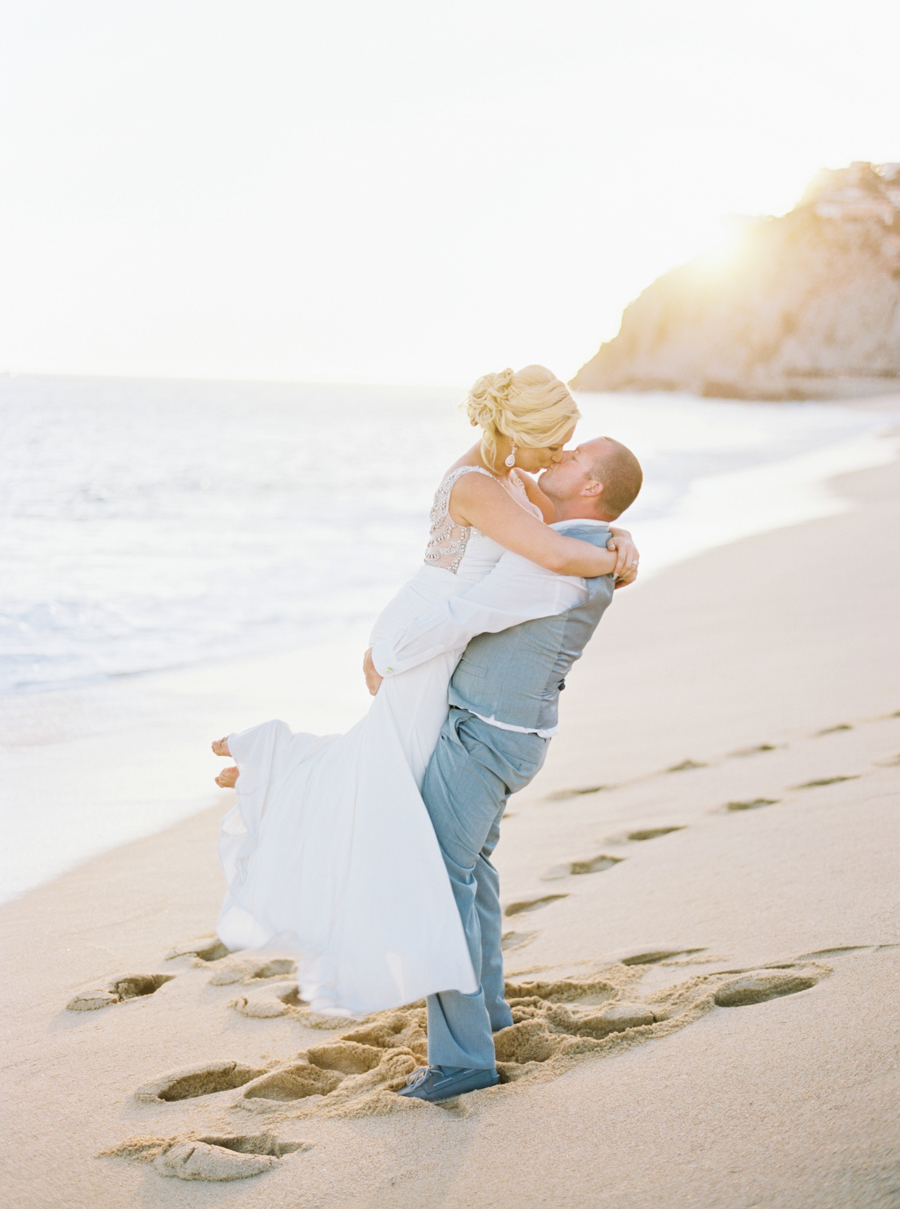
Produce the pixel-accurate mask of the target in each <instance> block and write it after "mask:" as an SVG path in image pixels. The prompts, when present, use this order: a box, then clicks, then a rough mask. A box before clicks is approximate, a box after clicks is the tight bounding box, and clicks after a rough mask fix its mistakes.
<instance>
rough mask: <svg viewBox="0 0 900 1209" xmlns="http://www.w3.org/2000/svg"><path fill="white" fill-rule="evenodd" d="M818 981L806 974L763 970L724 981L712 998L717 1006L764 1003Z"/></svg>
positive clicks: (806, 987)
mask: <svg viewBox="0 0 900 1209" xmlns="http://www.w3.org/2000/svg"><path fill="white" fill-rule="evenodd" d="M818 981H819V980H818V978H815V977H811V976H808V975H807V976H804V975H802V974H786V973H783V972H782V971H781V970H763V971H761V972H759V973H754V974H749V975H747V976H745V977H743V978H734V979H732V981H731V982H726V983H725V985H724V986H721V987H719V989H718V990H717V991H716V993H715V996H714V999H715V1002H716V1005H717V1006H718V1007H745V1006H746V1005H747V1004H751V1003H765V1002H766V1001H767V1000H768V999H780V998H781V996H782V995H796V994H797V992H798V991H808V990H809V989H810V987H814V986H815V985H816V983H817V982H818Z"/></svg>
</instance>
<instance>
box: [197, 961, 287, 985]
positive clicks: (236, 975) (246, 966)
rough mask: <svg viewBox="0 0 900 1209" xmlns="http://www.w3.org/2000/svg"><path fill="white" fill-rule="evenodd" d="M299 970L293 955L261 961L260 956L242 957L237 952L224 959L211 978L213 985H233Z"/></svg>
mask: <svg viewBox="0 0 900 1209" xmlns="http://www.w3.org/2000/svg"><path fill="white" fill-rule="evenodd" d="M296 972H297V963H296V961H294V959H293V958H291V957H275V958H272V959H270V960H269V961H260V959H259V957H242V956H240V955H238V954H235V955H234V956H232V957H231V958H229V959H228V961H223V962H222V963H221V964H220V965H219V967H218V969H217V970H216V972H215V974H213V976H212V978H210V980H209V985H210V986H212V987H225V986H232V985H233V984H234V983H236V982H243V983H248V982H262V981H264V980H265V979H267V978H285V977H287V976H289V975H291V974H295V973H296Z"/></svg>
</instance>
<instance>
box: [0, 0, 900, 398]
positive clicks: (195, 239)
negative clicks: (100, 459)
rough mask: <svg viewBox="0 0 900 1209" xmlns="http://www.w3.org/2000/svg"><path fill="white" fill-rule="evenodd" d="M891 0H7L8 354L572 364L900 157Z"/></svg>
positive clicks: (345, 371) (149, 365)
mask: <svg viewBox="0 0 900 1209" xmlns="http://www.w3.org/2000/svg"><path fill="white" fill-rule="evenodd" d="M898 46H900V5H898V4H897V2H896V0H856V2H855V3H853V4H852V5H851V4H848V3H846V2H844V3H840V4H835V3H833V0H758V2H756V3H754V2H752V0H747V2H742V3H731V2H730V0H709V2H708V0H678V2H677V3H676V2H675V0H618V2H617V3H615V4H613V3H608V2H607V0H591V2H585V0H550V2H547V3H533V2H530V0H447V2H434V3H429V0H367V2H363V0H318V2H316V3H312V2H302V0H293V2H291V3H284V2H279V0H0V166H2V171H0V371H7V372H49V373H100V374H135V375H162V376H190V377H215V378H270V379H271V378H276V379H278V378H280V379H300V380H323V381H348V382H352V381H382V382H411V383H415V382H422V383H452V384H454V385H457V384H467V383H468V382H469V381H471V380H472V379H473V378H474V377H476V376H478V375H479V374H481V373H484V372H486V371H487V370H490V369H499V368H502V367H503V366H505V365H513V366H519V365H523V364H527V363H528V362H533V361H540V362H543V363H545V364H547V365H549V366H551V367H552V368H553V369H554V370H555V371H556V372H557V373H558V374H560V375H561V376H563V377H569V376H570V375H571V374H572V373H574V371H575V370H576V369H577V368H578V366H579V365H580V364H581V363H582V362H583V361H585V360H587V358H588V357H590V356H591V355H592V354H593V353H594V352H595V351H596V348H597V346H598V344H599V342H600V340H601V339H606V338H609V337H610V336H611V335H613V334H614V333H615V331H616V329H617V327H618V322H619V316H620V314H621V310H622V308H623V306H624V305H625V304H626V303H627V302H628V301H629V300H630V299H631V298H633V297H635V296H636V295H637V294H638V293H639V292H640V290H641V289H642V288H643V287H644V286H645V285H647V284H648V283H649V282H650V281H651V280H652V279H653V278H654V277H656V276H657V275H658V274H659V273H661V272H663V271H664V270H665V269H667V268H669V267H670V266H671V265H673V264H677V263H679V262H681V261H683V260H685V259H687V258H688V257H690V256H691V255H692V254H693V253H695V252H696V251H698V250H700V249H703V248H705V247H707V246H709V245H710V244H713V243H715V242H716V240H717V239H718V237H719V235H720V232H721V229H722V225H721V216H723V215H727V214H735V213H739V214H758V213H776V214H777V213H782V212H784V211H785V210H787V209H790V207H791V206H792V205H793V204H794V202H795V201H796V200H797V198H798V197H799V195H800V193H801V192H802V190H803V187H804V185H805V184H806V182H807V180H808V179H809V177H810V176H811V175H812V174H813V173H815V172H816V171H817V170H818V169H819V168H820V167H821V166H823V165H827V166H830V167H840V166H843V165H845V164H848V163H849V162H850V161H851V160H873V161H876V162H878V161H884V160H892V161H895V160H900V70H898V68H897V47H898Z"/></svg>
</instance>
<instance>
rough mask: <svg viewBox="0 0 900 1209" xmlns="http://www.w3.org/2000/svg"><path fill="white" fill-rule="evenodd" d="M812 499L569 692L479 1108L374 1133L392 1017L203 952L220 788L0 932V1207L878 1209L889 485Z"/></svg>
mask: <svg viewBox="0 0 900 1209" xmlns="http://www.w3.org/2000/svg"><path fill="white" fill-rule="evenodd" d="M896 402H897V400H894V402H893V405H895V406H896ZM833 486H834V488H835V490H837V491H838V492H839V493H840V494H841V495H843V496H845V497H846V498H848V499H850V500H851V501H852V502H853V504H854V507H853V509H852V510H851V511H848V512H846V513H844V514H842V515H839V516H832V517H827V518H825V519H821V520H815V521H811V522H807V523H805V524H802V525H797V526H794V527H791V528H785V529H778V530H775V531H772V532H769V533H764V534H761V535H758V536H754V537H750V538H746V539H744V540H742V541H739V542H735V543H733V544H731V545H728V546H723V547H721V548H718V549H714V550H711V551H708V552H706V553H704V554H701V555H699V556H697V557H695V558H693V559H691V560H689V561H687V562H685V563H683V564H681V565H678V566H676V567H674V568H670V569H669V570H667V571H665V572H664V573H663V574H661V575H659V576H658V577H657V578H655V579H652V580H650V581H648V582H647V583H645V584H642V585H640V586H639V587H638V588H636V589H634V590H633V591H628V592H624V593H620V594H617V596H618V599H617V600H616V602H615V604H614V606H613V608H612V609H611V610H610V613H609V615H608V617H607V618H606V619H605V620H604V622H603V624H602V626H601V628H600V630H599V631H598V634H597V637H596V638H595V640H594V642H593V644H592V646H591V647H590V648H589V649H588V651H587V653H586V655H585V657H584V659H583V660H582V661H581V662H580V663H579V664H578V665H577V666H576V668H575V669H574V671H573V673H572V675H571V677H570V679H569V691H568V692H567V693H565V695H564V698H563V701H562V717H561V734H560V735H559V737H558V738H557V739H555V740H554V742H553V744H552V746H551V751H550V756H549V758H548V761H547V765H546V767H545V769H544V770H543V771H542V773H541V775H540V776H539V778H538V779H537V780H536V781H535V782H534V783H533V784H532V785H531V786H530V787H529V788H528V789H527V790H526V791H525V792H524V793H522V794H521V795H519V796H518V797H516V798H514V799H513V800H512V802H511V805H510V810H509V812H508V814H507V817H506V819H505V820H504V824H503V837H502V840H501V844H500V846H499V849H498V853H497V864H498V866H499V868H500V872H501V876H502V879H503V896H504V903H505V907H506V913H507V917H508V920H507V929H508V931H507V936H506V939H505V942H504V944H505V948H506V957H507V978H508V982H509V984H510V985H509V996H510V998H511V1000H512V1002H513V1008H514V1017H515V1019H516V1024H514V1025H513V1027H512V1028H511V1029H508V1030H505V1031H504V1033H502V1034H500V1035H498V1042H497V1044H498V1059H499V1060H500V1069H501V1073H502V1077H503V1080H504V1081H503V1082H502V1083H501V1085H500V1086H499V1087H496V1088H492V1089H490V1090H487V1091H482V1092H476V1093H473V1094H471V1095H468V1096H465V1097H461V1098H460V1099H459V1100H458V1101H452V1102H449V1103H448V1104H446V1105H444V1106H435V1105H428V1104H423V1103H419V1102H410V1101H400V1100H398V1099H397V1098H396V1096H394V1094H393V1091H392V1088H393V1087H395V1086H398V1085H399V1082H398V1081H402V1079H403V1077H404V1076H405V1074H406V1073H408V1071H409V1070H411V1069H413V1067H415V1066H416V1065H419V1064H420V1062H421V1060H422V1057H423V1055H424V1049H423V1042H424V1033H423V1029H422V1022H423V1012H422V1010H421V1009H420V1008H417V1007H411V1008H409V1009H404V1010H402V1011H397V1012H393V1013H384V1014H382V1015H381V1016H379V1017H372V1018H368V1019H367V1020H365V1021H358V1022H352V1021H351V1022H346V1021H336V1020H334V1019H324V1018H314V1017H310V1015H309V1013H308V1012H307V1011H305V1010H304V1007H303V1005H302V1004H297V1003H296V999H295V997H293V998H292V995H291V988H290V972H291V964H290V961H289V960H288V959H285V960H281V961H279V960H278V959H277V955H272V954H266V955H264V956H260V955H252V954H251V955H246V954H244V955H242V954H234V955H230V956H222V955H221V954H220V953H219V952H218V951H217V949H216V947H215V944H214V938H213V937H212V936H211V933H212V930H213V925H214V921H215V918H216V914H217V910H218V906H219V901H220V897H221V892H222V879H221V875H220V871H219V867H218V863H217V860H216V853H215V844H216V838H217V832H218V825H219V820H220V818H221V816H222V814H223V813H224V812H225V811H226V810H227V809H228V808H229V806H230V804H231V795H230V794H229V793H226V792H222V793H221V794H219V795H218V798H219V801H218V802H217V804H216V805H214V806H212V807H211V808H210V809H208V810H206V811H205V812H203V813H201V814H197V815H195V816H194V817H192V818H190V819H188V820H187V821H185V822H181V823H179V824H178V825H177V826H175V827H173V828H171V829H170V830H167V831H164V832H162V833H159V834H156V835H153V836H150V837H149V838H147V839H143V840H140V841H138V842H136V843H132V844H129V845H127V846H125V847H121V848H117V849H115V850H113V851H111V852H108V853H106V854H104V855H101V856H99V857H95V858H94V859H92V860H90V861H89V862H87V863H86V864H83V865H81V866H80V867H78V868H77V869H75V870H74V871H72V872H69V873H67V874H65V875H63V876H62V877H59V878H58V879H56V880H55V881H53V882H51V883H49V884H47V885H44V886H42V887H40V888H38V889H36V890H32V891H30V892H28V893H26V894H24V895H23V896H22V897H20V898H18V899H16V900H14V901H12V902H10V903H8V904H6V905H5V906H3V907H2V908H0V920H2V934H3V939H4V944H3V981H2V1001H3V1015H4V1036H5V1043H4V1051H5V1061H4V1063H3V1067H4V1071H3V1090H2V1096H3V1105H4V1111H3V1117H4V1129H3V1140H2V1151H3V1181H2V1187H3V1198H2V1199H3V1203H4V1204H5V1205H7V1206H9V1209H57V1207H58V1209H63V1207H65V1209H81V1207H82V1206H84V1207H87V1206H91V1207H93V1206H97V1205H103V1206H104V1209H119V1207H122V1209H126V1207H127V1209H134V1207H136V1206H147V1207H148V1209H149V1207H152V1209H160V1207H166V1206H191V1207H193V1206H198V1207H199V1206H213V1205H215V1206H219V1205H228V1206H232V1205H234V1206H241V1207H244V1206H246V1207H247V1209H256V1207H257V1206H266V1207H267V1209H273V1207H281V1206H284V1207H285V1209H288V1207H290V1209H293V1207H295V1206H296V1207H298V1209H299V1207H301V1206H302V1207H303V1209H313V1207H317V1209H338V1207H344V1206H353V1207H354V1209H355V1207H362V1206H365V1207H373V1209H375V1207H378V1209H382V1207H383V1209H407V1207H409V1209H414V1207H415V1209H419V1207H420V1206H423V1205H440V1206H443V1207H445V1209H463V1207H469V1206H479V1207H481V1206H484V1207H488V1206H493V1207H496V1209H523V1207H524V1209H531V1207H537V1206H553V1207H554V1209H569V1207H572V1209H575V1207H576V1206H577V1207H579V1209H584V1207H590V1209H594V1207H597V1209H599V1207H604V1209H605V1207H607V1206H609V1207H610V1209H613V1207H615V1209H650V1207H651V1206H652V1207H653V1209H660V1207H664V1209H689V1207H690V1209H751V1207H756V1206H759V1207H764V1209H789V1207H790V1209H794V1207H796V1209H809V1207H811V1206H815V1207H816V1209H847V1207H850V1206H852V1207H854V1209H855V1207H857V1206H859V1207H864V1209H876V1207H877V1209H880V1207H882V1206H884V1207H885V1209H886V1207H887V1206H895V1205H896V1204H897V1203H898V1197H900V1134H898V1118H900V1072H898V1065H897V1026H898V1018H900V1016H898V1008H897V1003H898V992H900V912H898V906H900V890H898V885H900V879H898V876H897V874H898V851H900V847H898V839H900V835H898V832H900V827H898V822H897V815H898V807H900V676H898V669H900V627H898V625H897V609H898V600H900V550H898V545H897V533H898V531H900V463H894V464H891V465H889V466H884V467H878V468H875V469H870V470H866V471H862V472H856V473H853V474H850V475H845V476H843V477H842V478H841V479H839V480H837V481H836V482H835V483H834V484H833ZM638 537H639V535H638ZM233 688H234V686H233V685H232V689H233ZM279 694H283V689H282V688H280V689H279ZM258 704H259V703H258V702H254V705H258ZM277 708H278V709H284V708H286V706H285V704H284V702H283V701H282V699H281V696H279V702H278V706H277ZM273 712H275V710H274V709H273ZM267 716H268V715H267ZM195 722H196V719H192V720H191V726H192V727H193V726H194V725H195ZM223 729H224V728H223ZM208 737H209V738H212V737H213V736H212V735H210V736H208ZM129 742H130V743H131V744H132V745H133V746H134V747H135V749H136V748H137V739H136V737H135V736H132V738H131V740H129ZM143 758H144V759H145V760H146V759H148V758H150V753H149V752H145V753H144V756H143ZM198 759H199V757H198ZM204 759H205V754H204ZM211 766H212V765H211ZM79 774H80V775H89V770H85V769H79ZM203 938H205V939H203ZM156 976H158V977H156ZM67 1004H68V1005H72V1006H71V1007H70V1008H67Z"/></svg>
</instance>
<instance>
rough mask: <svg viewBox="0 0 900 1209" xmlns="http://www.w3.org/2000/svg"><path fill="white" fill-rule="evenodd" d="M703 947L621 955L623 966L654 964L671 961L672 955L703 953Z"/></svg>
mask: <svg viewBox="0 0 900 1209" xmlns="http://www.w3.org/2000/svg"><path fill="white" fill-rule="evenodd" d="M705 952H706V950H705V949H651V950H650V952H649V953H635V954H634V955H633V956H631V957H623V958H622V960H621V964H622V965H623V966H655V965H658V964H659V962H661V961H671V959H672V958H673V957H688V956H691V955H692V954H694V953H705Z"/></svg>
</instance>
